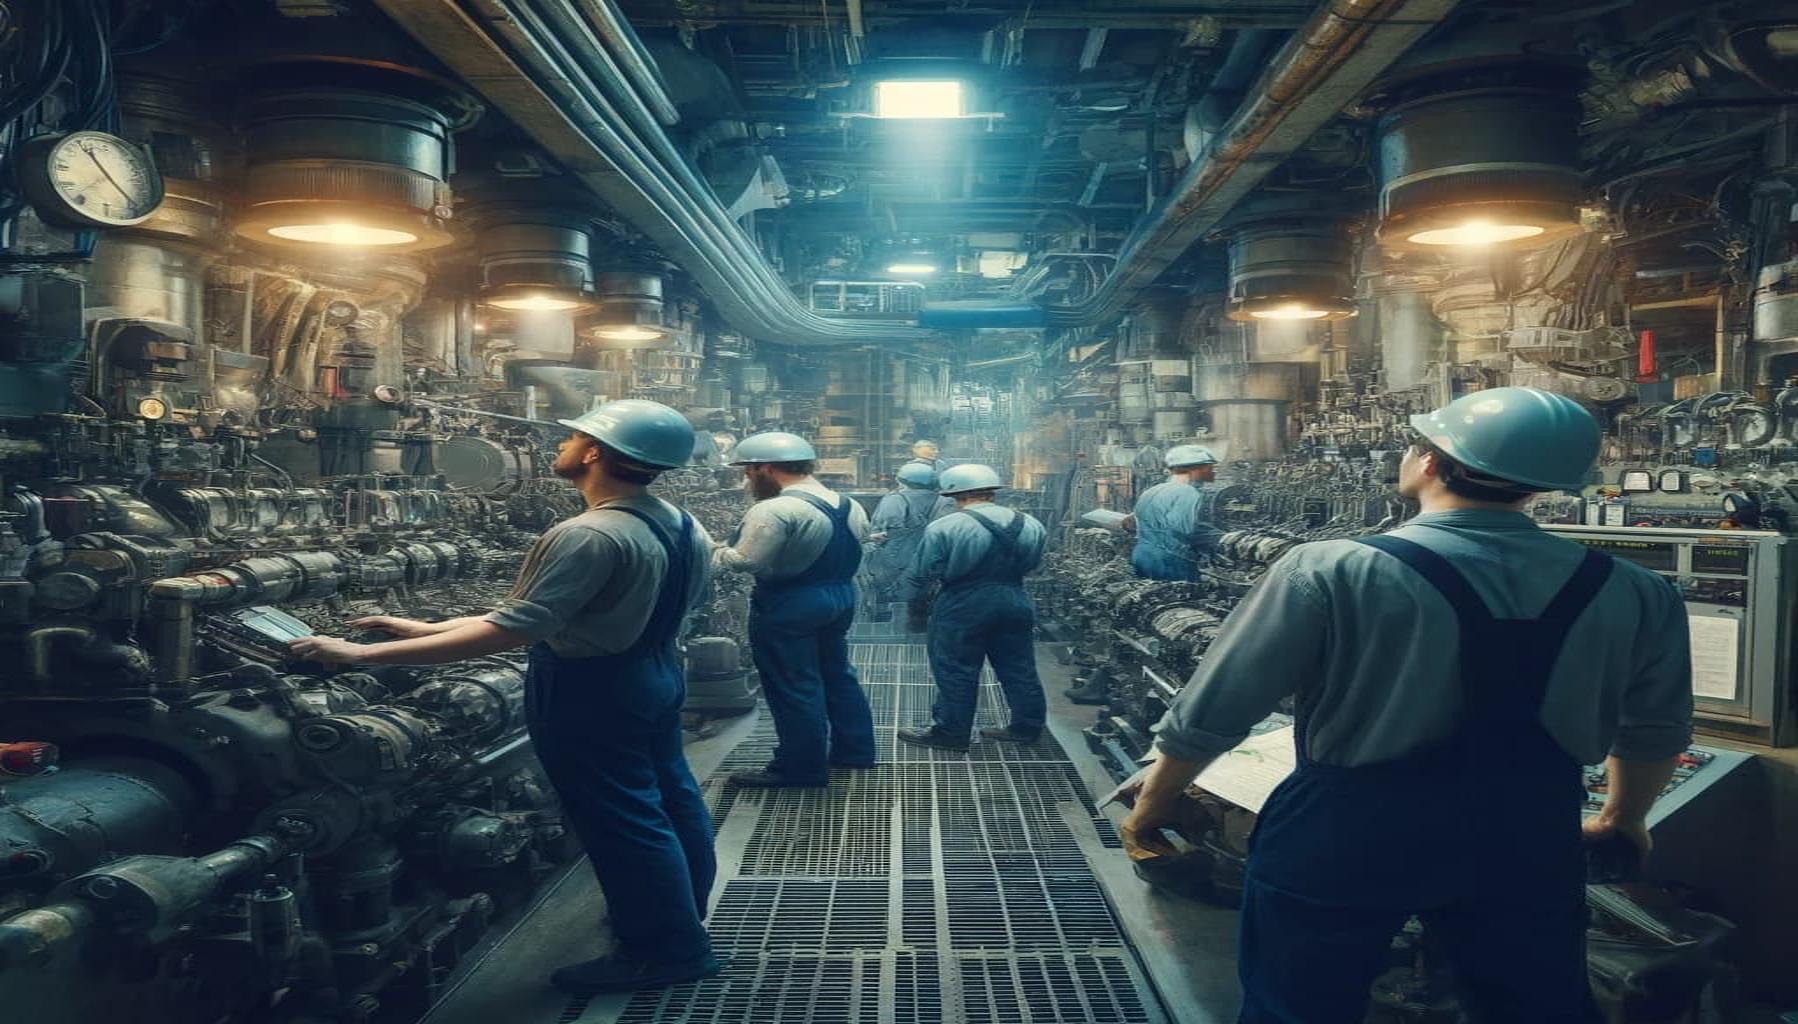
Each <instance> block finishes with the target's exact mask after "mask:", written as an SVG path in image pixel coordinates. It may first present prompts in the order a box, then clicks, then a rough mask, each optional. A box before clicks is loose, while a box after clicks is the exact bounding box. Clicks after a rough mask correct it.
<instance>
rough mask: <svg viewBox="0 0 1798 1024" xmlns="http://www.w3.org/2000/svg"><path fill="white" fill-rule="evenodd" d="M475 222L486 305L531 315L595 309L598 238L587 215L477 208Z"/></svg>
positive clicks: (526, 207) (541, 206)
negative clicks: (594, 254) (595, 244)
mask: <svg viewBox="0 0 1798 1024" xmlns="http://www.w3.org/2000/svg"><path fill="white" fill-rule="evenodd" d="M475 220H476V221H477V223H478V225H479V227H478V229H477V233H476V235H475V248H476V259H477V260H478V262H479V264H480V272H481V302H482V304H483V305H488V306H494V307H497V308H499V309H510V310H520V311H526V312H574V311H577V310H586V309H592V308H593V306H594V304H595V301H596V300H595V298H594V295H593V264H592V248H593V239H592V236H591V235H590V234H588V231H587V224H588V223H589V222H590V217H589V215H588V214H587V213H586V212H585V211H583V210H579V209H573V208H570V207H566V206H560V205H554V204H549V203H496V204H490V205H486V206H482V207H479V208H477V210H476V213H475Z"/></svg>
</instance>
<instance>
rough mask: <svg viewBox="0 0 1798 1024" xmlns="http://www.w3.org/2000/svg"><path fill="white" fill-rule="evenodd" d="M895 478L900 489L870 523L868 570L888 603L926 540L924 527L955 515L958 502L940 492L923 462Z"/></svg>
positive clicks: (876, 509)
mask: <svg viewBox="0 0 1798 1024" xmlns="http://www.w3.org/2000/svg"><path fill="white" fill-rule="evenodd" d="M895 475H896V476H897V477H898V479H899V486H897V487H895V488H893V490H892V492H891V493H889V494H888V495H887V496H886V497H884V498H881V499H880V504H878V505H876V506H874V517H873V519H872V520H870V522H869V526H870V527H872V529H873V531H874V532H873V533H871V534H869V536H868V540H869V541H870V542H871V543H872V544H873V545H874V550H873V551H872V552H870V553H869V558H868V561H869V563H871V564H870V565H869V566H868V568H869V570H870V575H872V577H873V579H874V583H875V586H876V587H877V588H878V589H879V592H880V594H881V599H882V600H885V601H891V600H893V599H894V598H895V597H896V596H897V594H898V592H899V588H900V585H901V583H902V582H903V580H904V577H905V570H907V569H909V568H911V563H912V556H914V555H916V554H917V553H918V544H919V542H920V541H922V540H923V539H924V527H926V526H929V525H930V523H931V521H932V520H935V519H938V518H940V517H942V516H945V515H947V514H949V513H950V512H953V511H955V502H954V501H952V500H950V499H948V498H945V497H943V496H941V495H939V494H938V493H937V492H936V470H933V469H931V468H930V467H929V466H927V465H925V464H924V463H922V462H908V463H906V464H905V465H903V466H900V467H899V472H898V473H896V474H895Z"/></svg>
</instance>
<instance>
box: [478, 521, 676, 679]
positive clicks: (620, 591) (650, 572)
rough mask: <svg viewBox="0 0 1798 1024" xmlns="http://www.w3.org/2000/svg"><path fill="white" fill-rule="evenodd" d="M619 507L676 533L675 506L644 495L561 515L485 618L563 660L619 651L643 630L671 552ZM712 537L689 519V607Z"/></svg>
mask: <svg viewBox="0 0 1798 1024" xmlns="http://www.w3.org/2000/svg"><path fill="white" fill-rule="evenodd" d="M619 506H630V507H632V508H636V509H640V510H642V511H643V512H644V513H646V514H648V515H649V516H650V517H651V518H653V519H654V520H655V521H656V524H657V525H659V526H661V527H663V528H664V529H666V530H667V531H668V533H669V536H671V537H674V538H676V539H677V540H678V538H679V536H680V522H681V513H680V510H679V509H677V508H675V507H674V506H673V505H670V504H668V503H667V502H665V501H662V500H661V499H659V498H653V497H650V496H648V495H644V496H642V497H636V498H625V499H623V500H620V501H614V502H610V503H607V504H605V505H601V506H598V507H597V508H591V509H588V510H587V511H585V512H583V513H581V514H580V515H578V516H573V517H571V518H568V519H564V520H562V521H561V522H559V523H557V524H556V525H554V526H552V527H550V528H549V531H548V532H547V533H545V534H544V535H543V536H542V537H539V538H538V539H537V544H536V546H535V547H533V548H531V552H530V554H529V555H527V556H526V557H525V561H524V568H523V569H522V570H521V571H520V572H519V574H518V582H517V583H516V584H514V585H513V587H512V593H511V594H510V595H508V596H507V597H506V599H505V600H504V601H502V602H500V605H499V607H498V608H495V609H494V610H493V611H492V612H490V613H489V614H488V615H487V616H486V620H487V621H488V622H491V623H493V624H494V625H496V626H499V627H500V628H502V629H509V630H511V631H513V632H515V633H523V634H524V635H526V636H528V637H530V638H531V639H532V640H546V641H548V642H549V646H550V647H551V648H552V649H553V650H554V651H555V652H556V653H557V654H559V655H561V656H563V657H565V658H590V657H595V656H597V655H601V654H616V653H617V652H619V651H622V650H624V649H625V648H627V647H629V646H630V645H631V644H633V643H636V641H637V637H638V636H640V635H642V633H643V627H644V626H645V625H647V624H648V623H649V616H650V613H652V612H653V611H655V601H656V596H657V595H658V594H659V593H660V592H661V588H662V578H663V577H664V576H665V575H667V572H668V552H667V550H666V549H665V548H663V547H662V542H661V541H659V540H657V539H656V537H655V534H653V533H651V532H650V530H649V527H647V526H645V525H643V522H642V521H641V520H639V519H638V518H637V517H636V516H633V515H631V514H630V513H628V512H620V511H617V508H618V507H619ZM711 546H712V541H711V538H710V537H708V536H707V535H706V532H705V527H703V526H701V525H699V523H698V522H697V521H695V522H694V523H693V539H692V542H691V550H690V553H691V558H690V559H689V570H688V574H687V607H688V608H689V609H690V608H692V607H693V605H694V604H695V603H697V602H698V600H699V595H700V592H701V591H703V590H704V589H705V584H706V579H707V576H708V574H709V572H710V567H709V566H708V564H707V561H708V557H709V555H710V553H711Z"/></svg>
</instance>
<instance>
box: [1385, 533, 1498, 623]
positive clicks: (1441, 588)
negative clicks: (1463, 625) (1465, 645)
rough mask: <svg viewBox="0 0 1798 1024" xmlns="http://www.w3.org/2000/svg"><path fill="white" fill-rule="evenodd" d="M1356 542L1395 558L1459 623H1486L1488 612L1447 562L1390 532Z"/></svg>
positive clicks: (1458, 572)
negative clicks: (1427, 586)
mask: <svg viewBox="0 0 1798 1024" xmlns="http://www.w3.org/2000/svg"><path fill="white" fill-rule="evenodd" d="M1360 543H1362V544H1365V545H1367V546H1368V547H1370V548H1375V549H1377V550H1379V551H1384V552H1385V553H1386V554H1388V555H1391V556H1392V557H1394V558H1396V559H1398V560H1399V561H1401V562H1403V563H1405V565H1407V566H1409V567H1410V568H1411V570H1412V571H1413V572H1415V573H1417V574H1418V575H1419V576H1422V577H1423V578H1424V579H1425V580H1426V581H1427V582H1428V583H1429V584H1430V585H1431V586H1433V587H1435V588H1436V592H1437V593H1439V594H1441V595H1442V598H1443V600H1445V601H1447V602H1448V604H1449V607H1451V608H1453V609H1454V610H1455V615H1456V616H1458V617H1459V618H1460V619H1461V621H1463V622H1479V621H1488V620H1490V619H1491V618H1492V613H1491V612H1490V611H1488V610H1487V608H1486V602H1484V601H1482V600H1480V595H1479V594H1478V593H1476V592H1475V591H1474V589H1473V585H1472V584H1471V583H1468V582H1467V577H1465V576H1463V575H1461V572H1460V570H1458V569H1456V568H1455V567H1454V566H1453V565H1450V564H1449V561H1448V559H1446V558H1443V557H1442V556H1441V555H1439V554H1437V553H1436V552H1434V551H1431V550H1430V549H1429V548H1426V547H1424V546H1423V545H1422V544H1419V543H1417V542H1416V541H1410V540H1406V539H1405V538H1403V537H1394V536H1393V535H1392V534H1390V533H1382V534H1380V535H1378V536H1375V537H1363V538H1361V540H1360Z"/></svg>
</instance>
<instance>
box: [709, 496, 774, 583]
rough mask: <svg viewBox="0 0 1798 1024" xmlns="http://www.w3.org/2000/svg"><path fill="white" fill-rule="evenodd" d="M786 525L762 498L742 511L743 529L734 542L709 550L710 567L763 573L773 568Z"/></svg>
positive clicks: (756, 573) (772, 507)
mask: <svg viewBox="0 0 1798 1024" xmlns="http://www.w3.org/2000/svg"><path fill="white" fill-rule="evenodd" d="M788 525H789V524H788V522H787V520H785V519H783V518H782V517H781V516H780V514H779V512H778V510H777V509H776V508H775V507H774V503H773V502H768V501H763V502H759V503H757V504H755V505H753V506H751V507H750V509H749V511H748V512H746V513H744V514H743V528H742V530H740V531H739V532H738V535H737V540H736V543H735V544H728V545H725V546H724V547H721V548H719V549H717V550H716V551H715V552H713V553H712V568H713V569H715V570H718V569H727V570H729V571H731V572H746V573H751V574H754V575H757V576H761V575H765V574H766V573H768V572H770V571H771V570H772V569H773V566H774V558H775V556H776V555H778V554H780V550H781V547H782V546H783V545H785V543H786V540H787V532H788Z"/></svg>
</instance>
